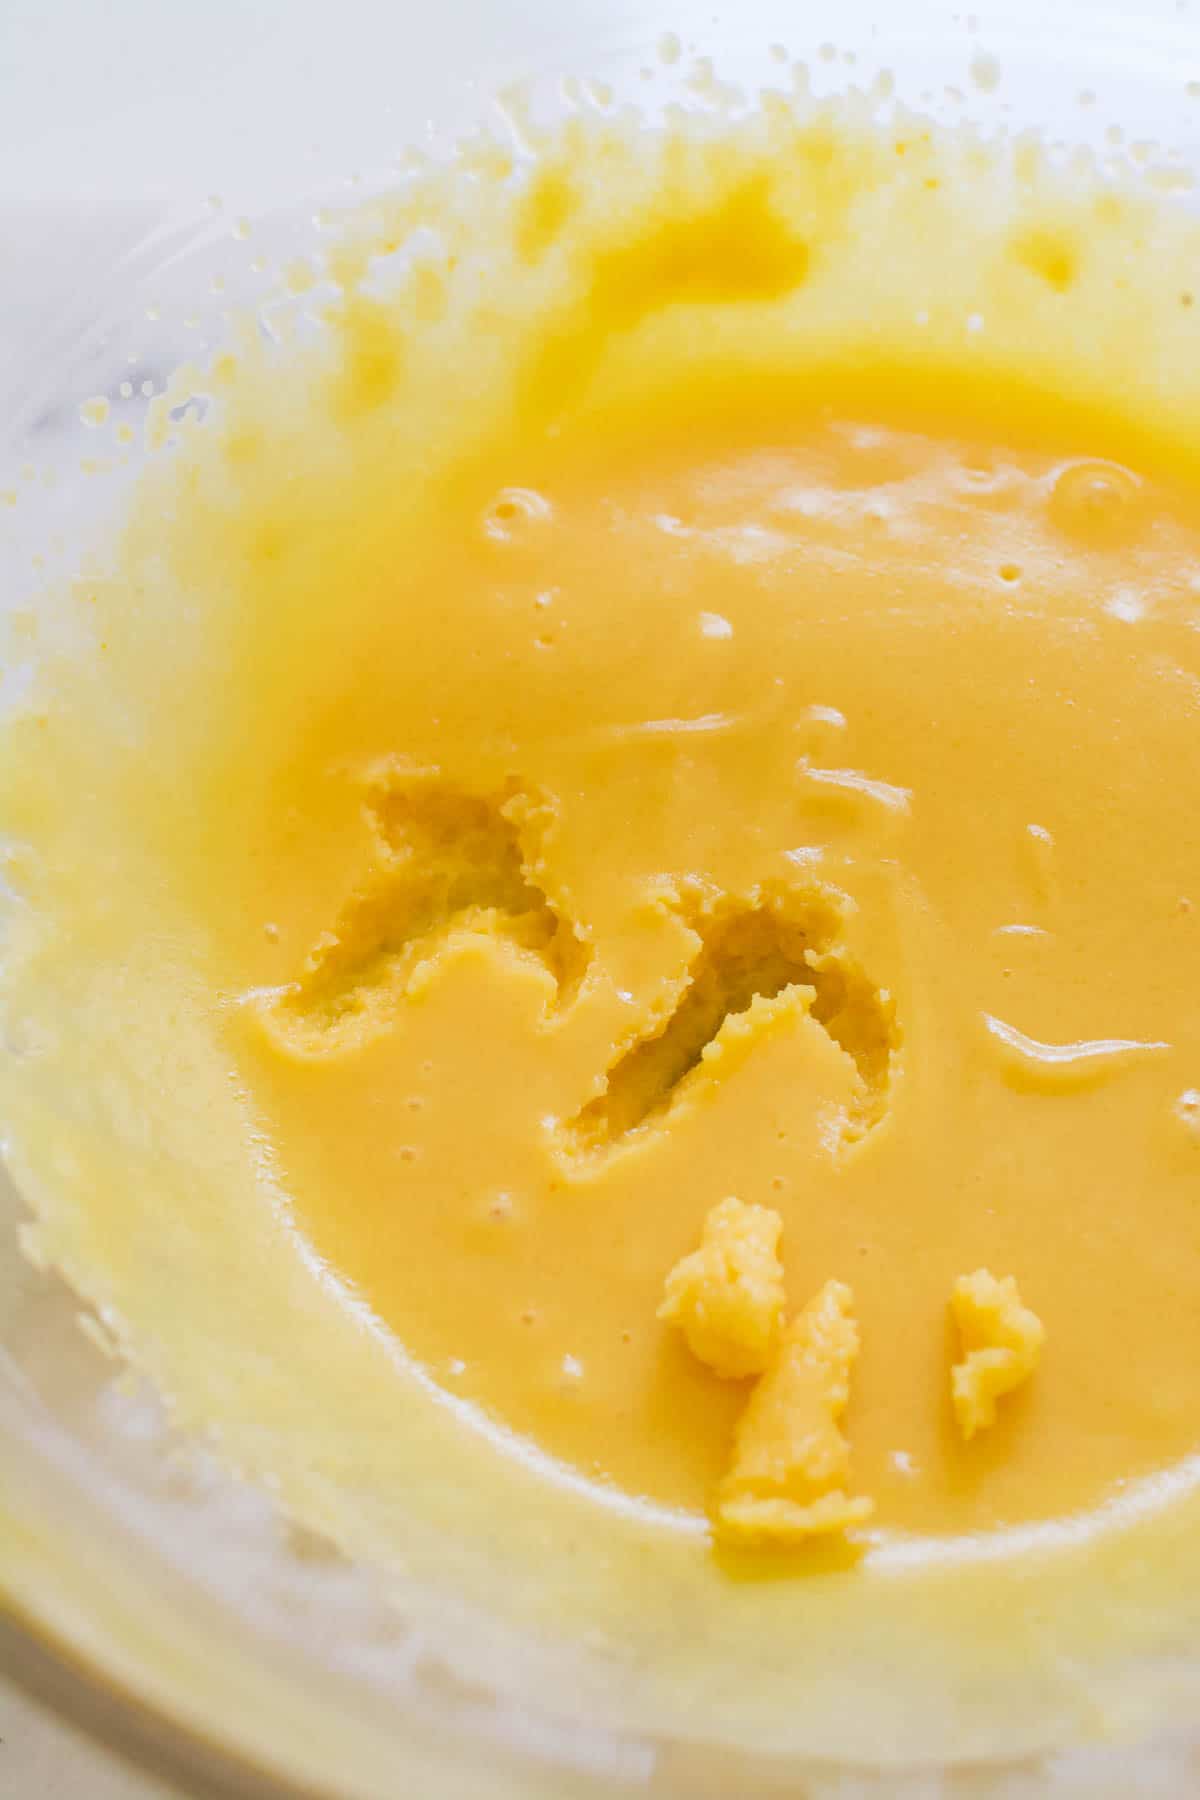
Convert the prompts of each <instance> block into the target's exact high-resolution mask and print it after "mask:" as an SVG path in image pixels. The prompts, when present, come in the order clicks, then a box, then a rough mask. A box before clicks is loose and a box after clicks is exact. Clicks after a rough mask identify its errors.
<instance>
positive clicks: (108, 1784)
mask: <svg viewBox="0 0 1200 1800" xmlns="http://www.w3.org/2000/svg"><path fill="white" fill-rule="evenodd" d="M0 1800H180V1797H179V1796H178V1794H177V1793H176V1792H175V1791H174V1790H173V1789H168V1788H165V1787H164V1786H163V1785H162V1783H161V1782H157V1781H150V1780H147V1778H146V1777H145V1776H142V1775H137V1774H135V1773H134V1772H133V1771H132V1770H130V1769H127V1768H125V1767H124V1765H123V1764H121V1763H118V1762H117V1761H116V1759H115V1758H114V1757H111V1756H109V1755H108V1754H107V1753H106V1752H104V1751H102V1750H99V1749H97V1748H96V1747H95V1746H94V1745H91V1744H89V1743H87V1742H85V1740H84V1739H83V1738H80V1737H77V1736H76V1734H75V1733H74V1732H73V1731H69V1730H68V1729H67V1728H66V1727H65V1726H63V1725H60V1724H59V1723H58V1722H57V1721H56V1720H54V1719H52V1718H50V1717H49V1716H48V1715H47V1714H46V1713H44V1712H42V1711H41V1709H40V1708H39V1707H36V1706H34V1705H33V1704H32V1703H31V1702H30V1701H28V1700H26V1699H25V1698H24V1697H23V1696H22V1695H21V1694H18V1693H16V1692H14V1690H13V1689H11V1688H8V1687H5V1686H3V1685H0Z"/></svg>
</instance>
